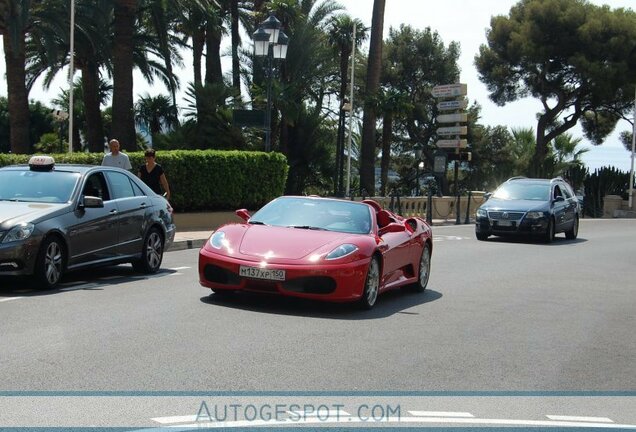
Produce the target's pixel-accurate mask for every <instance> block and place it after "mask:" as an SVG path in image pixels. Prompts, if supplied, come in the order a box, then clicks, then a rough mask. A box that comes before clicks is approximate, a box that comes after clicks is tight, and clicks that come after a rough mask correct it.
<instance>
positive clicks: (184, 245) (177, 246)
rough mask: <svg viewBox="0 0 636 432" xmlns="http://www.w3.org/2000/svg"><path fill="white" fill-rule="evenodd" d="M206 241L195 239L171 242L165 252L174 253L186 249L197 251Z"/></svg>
mask: <svg viewBox="0 0 636 432" xmlns="http://www.w3.org/2000/svg"><path fill="white" fill-rule="evenodd" d="M206 241H207V239H195V240H178V241H174V242H172V244H171V245H170V247H169V248H168V249H167V250H166V252H176V251H180V250H186V249H199V248H200V247H201V246H203V245H204V244H205V242H206Z"/></svg>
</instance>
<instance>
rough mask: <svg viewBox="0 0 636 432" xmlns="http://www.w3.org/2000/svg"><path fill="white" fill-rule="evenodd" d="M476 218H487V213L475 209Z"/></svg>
mask: <svg viewBox="0 0 636 432" xmlns="http://www.w3.org/2000/svg"><path fill="white" fill-rule="evenodd" d="M477 217H482V218H485V217H488V212H487V211H486V210H484V209H481V208H479V209H477Z"/></svg>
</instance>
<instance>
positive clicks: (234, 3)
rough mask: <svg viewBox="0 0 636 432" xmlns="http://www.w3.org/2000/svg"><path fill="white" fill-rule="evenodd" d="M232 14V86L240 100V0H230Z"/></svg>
mask: <svg viewBox="0 0 636 432" xmlns="http://www.w3.org/2000/svg"><path fill="white" fill-rule="evenodd" d="M230 1H231V4H230V16H231V19H232V86H233V87H234V89H235V90H236V92H237V97H238V99H239V100H240V94H241V63H240V61H239V44H240V42H241V40H240V36H239V7H238V0H230Z"/></svg>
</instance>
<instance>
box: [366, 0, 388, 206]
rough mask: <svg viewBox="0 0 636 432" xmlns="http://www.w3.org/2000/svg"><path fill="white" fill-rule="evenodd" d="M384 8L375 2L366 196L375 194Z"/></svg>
mask: <svg viewBox="0 0 636 432" xmlns="http://www.w3.org/2000/svg"><path fill="white" fill-rule="evenodd" d="M384 6H385V0H374V1H373V17H372V20H371V40H370V43H369V63H368V69H367V84H366V96H365V104H364V117H363V120H362V148H361V152H360V153H361V154H360V187H361V188H362V189H364V190H365V192H366V193H365V195H367V196H373V195H374V194H375V147H376V142H375V141H376V138H375V127H376V125H375V123H376V107H375V104H374V103H373V102H372V101H373V99H374V96H375V95H376V94H377V91H378V88H379V86H380V72H381V70H382V32H383V30H384Z"/></svg>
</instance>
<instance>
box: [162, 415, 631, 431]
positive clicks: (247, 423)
mask: <svg viewBox="0 0 636 432" xmlns="http://www.w3.org/2000/svg"><path fill="white" fill-rule="evenodd" d="M334 418H335V416H334ZM329 423H347V424H351V423H364V424H380V423H442V424H443V423H451V424H475V425H508V426H546V427H578V428H603V429H636V424H614V423H611V424H609V423H593V422H576V421H555V420H517V419H478V418H456V417H455V418H451V417H401V418H399V419H395V420H393V419H388V420H380V421H372V420H371V419H369V420H367V421H365V420H363V419H360V418H357V417H343V418H340V419H338V420H331V419H329V420H321V419H319V418H317V417H309V416H307V418H306V419H303V420H298V421H295V420H292V419H283V420H275V419H272V420H260V419H259V420H236V421H229V422H209V421H206V422H196V423H189V424H182V425H173V426H170V427H171V428H183V430H188V429H191V428H223V427H226V428H231V427H255V426H266V425H271V426H273V425H290V424H295V425H302V424H325V425H326V424H329ZM175 430H179V429H175Z"/></svg>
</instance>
